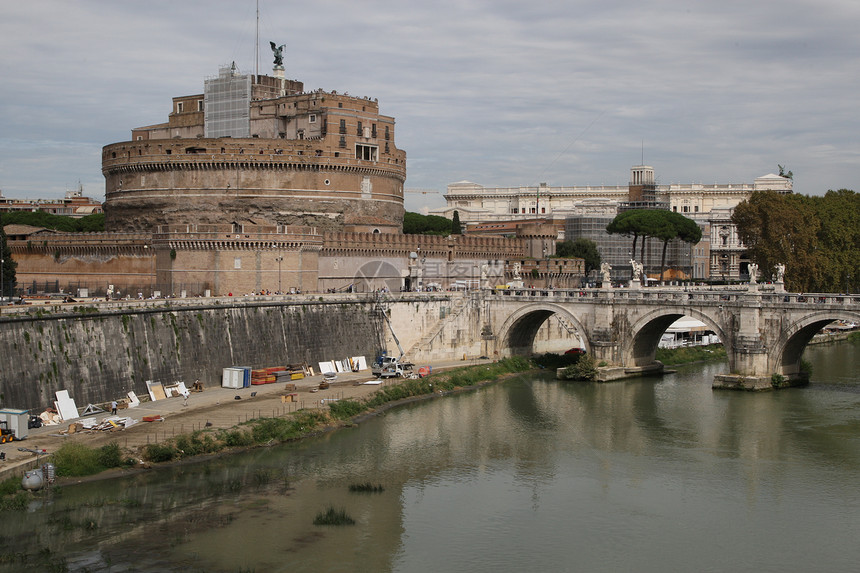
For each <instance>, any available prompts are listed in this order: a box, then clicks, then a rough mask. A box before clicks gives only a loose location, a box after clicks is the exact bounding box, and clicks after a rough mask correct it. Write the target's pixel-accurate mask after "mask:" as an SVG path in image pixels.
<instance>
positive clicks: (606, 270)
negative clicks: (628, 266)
mask: <svg viewBox="0 0 860 573" xmlns="http://www.w3.org/2000/svg"><path fill="white" fill-rule="evenodd" d="M610 271H612V265H610V264H609V263H600V274H601V275H603V284H602V285H601V286H602V287H603V288H610V287H611V286H612V279H611V275H610Z"/></svg>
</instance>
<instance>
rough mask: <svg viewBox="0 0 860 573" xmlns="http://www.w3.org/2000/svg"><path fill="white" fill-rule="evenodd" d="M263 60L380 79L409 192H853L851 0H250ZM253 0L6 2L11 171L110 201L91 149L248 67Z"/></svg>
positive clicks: (46, 190)
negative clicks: (645, 187)
mask: <svg viewBox="0 0 860 573" xmlns="http://www.w3.org/2000/svg"><path fill="white" fill-rule="evenodd" d="M259 5H260V26H259V30H260V50H259V53H260V58H259V62H260V71H261V72H262V73H270V70H271V63H272V54H271V50H269V48H268V43H269V41H270V40H272V41H275V42H277V43H278V44H286V46H287V47H286V49H285V57H284V64H285V67H286V75H287V77H288V78H291V79H297V80H300V81H303V82H304V85H305V88H306V89H307V90H312V89H317V88H322V89H324V90H326V91H331V90H337V91H339V92H348V93H349V94H351V95H356V96H369V97H375V98H378V100H379V103H380V110H381V112H382V113H383V114H385V115H391V116H394V118H395V119H396V121H397V129H396V144H397V146H398V147H399V148H401V149H404V150H405V151H406V153H407V157H408V163H407V169H408V179H407V182H406V186H407V188H409V189H421V190H429V191H436V192H437V193H433V192H426V193H410V194H409V195H408V196H407V209H409V210H413V211H418V210H420V209H421V207H422V206H429V207H438V206H442V205H444V200H443V199H442V193H443V192H444V191H445V189H446V186H447V185H448V184H449V183H452V182H456V181H461V180H470V181H475V182H478V183H481V184H483V185H487V186H509V185H536V184H537V183H539V182H546V183H548V184H549V185H552V186H560V185H603V184H605V185H619V184H626V183H627V180H628V174H629V169H630V167H631V166H632V165H636V164H639V163H640V162H641V161H642V158H643V149H644V160H645V163H646V164H648V165H652V166H653V167H654V168H655V172H656V175H657V178H658V182H659V183H664V184H665V183H706V184H708V183H751V182H752V180H753V179H755V178H756V177H758V176H760V175H765V174H767V173H774V172H777V171H778V167H777V165H778V164H781V165H783V166H785V168H786V170H791V171H792V172H793V173H794V181H795V191H796V192H799V193H804V194H811V195H817V194H822V193H824V192H826V191H827V190H828V189H840V188H849V189H854V190H856V191H860V185H858V182H857V173H858V172H860V33H858V29H860V2H858V1H857V0H779V1H777V0H769V1H768V0H760V1H750V0H686V1H682V0H649V1H647V2H643V1H641V0H635V1H634V0H533V1H530V2H523V1H522V0H516V1H512V0H453V1H448V0H441V1H435V0H433V1H429V0H391V1H388V0H384V1H376V0H364V1H361V2H356V1H354V0H349V1H338V0H314V1H313V2H307V1H304V2H295V1H290V0H260V2H259ZM255 30H256V0H208V1H204V0H187V1H185V2H176V1H175V0H170V1H162V0H146V1H137V2H131V1H121V0H115V1H107V0H29V1H27V2H12V1H4V2H2V6H0V48H2V53H3V54H4V57H3V58H2V63H0V74H2V80H0V190H2V193H3V195H4V196H6V197H13V198H30V197H61V196H62V195H63V193H64V192H65V191H66V190H68V189H73V188H76V187H77V184H78V181H80V182H81V184H82V185H83V186H84V191H85V193H86V194H87V195H90V196H93V197H97V198H100V199H103V197H104V179H103V177H102V175H101V148H102V146H104V145H107V144H109V143H114V142H117V141H126V140H128V139H130V137H131V129H132V128H133V127H138V126H143V125H150V124H154V123H161V122H164V121H166V120H167V115H168V113H169V112H170V106H171V98H172V97H174V96H179V95H190V94H197V93H202V92H203V80H204V78H206V77H208V76H213V75H217V73H218V68H219V66H222V65H225V64H229V63H230V62H232V61H235V62H236V64H237V65H238V66H239V68H240V70H241V71H242V72H247V73H253V72H254V69H255V61H256V58H255V52H256V49H255Z"/></svg>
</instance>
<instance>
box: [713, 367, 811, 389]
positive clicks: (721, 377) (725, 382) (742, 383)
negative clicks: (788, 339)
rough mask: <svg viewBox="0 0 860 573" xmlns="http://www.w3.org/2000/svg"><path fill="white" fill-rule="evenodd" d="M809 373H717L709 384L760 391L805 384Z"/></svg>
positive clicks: (718, 386) (807, 381)
mask: <svg viewBox="0 0 860 573" xmlns="http://www.w3.org/2000/svg"><path fill="white" fill-rule="evenodd" d="M807 384H809V374H808V373H806V372H798V373H797V374H793V375H791V376H782V375H780V374H771V375H770V376H744V375H743V374H717V375H716V376H714V383H713V385H712V386H711V387H712V388H714V389H715V390H748V391H752V392H760V391H764V390H775V389H779V388H791V387H797V386H806V385H807Z"/></svg>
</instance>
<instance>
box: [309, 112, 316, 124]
mask: <svg viewBox="0 0 860 573" xmlns="http://www.w3.org/2000/svg"><path fill="white" fill-rule="evenodd" d="M316 122H317V114H315V113H312V114H310V115H309V116H308V123H316Z"/></svg>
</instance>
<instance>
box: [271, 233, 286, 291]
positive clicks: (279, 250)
mask: <svg viewBox="0 0 860 573" xmlns="http://www.w3.org/2000/svg"><path fill="white" fill-rule="evenodd" d="M272 246H273V247H275V246H277V247H278V256H277V257H275V260H276V261H278V294H283V291H281V261H283V260H284V257H283V256H282V255H281V245H280V244H278V245H274V244H273V245H272Z"/></svg>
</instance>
